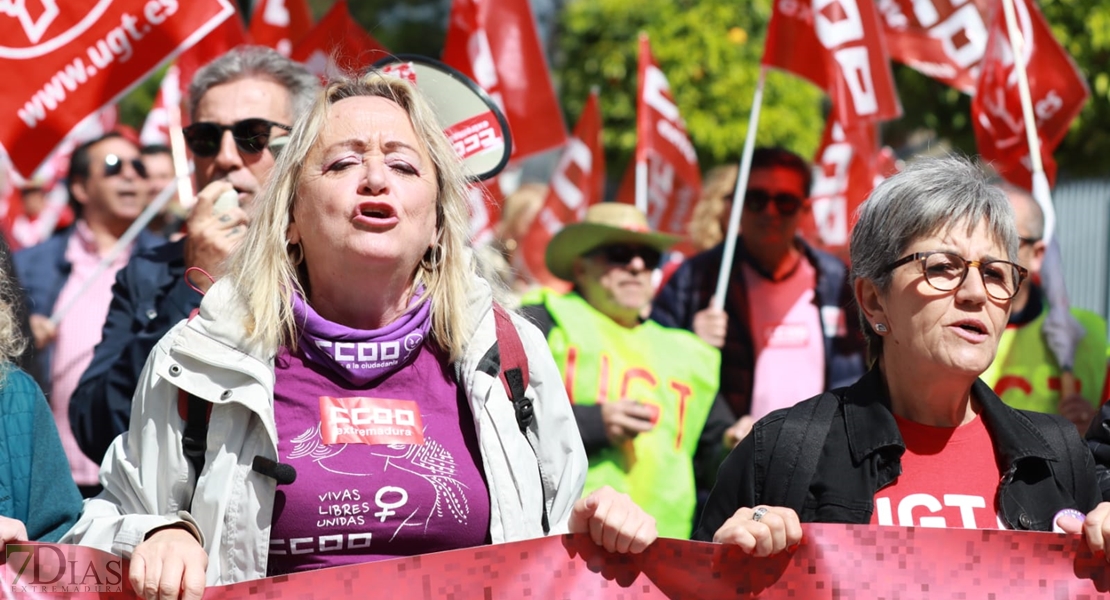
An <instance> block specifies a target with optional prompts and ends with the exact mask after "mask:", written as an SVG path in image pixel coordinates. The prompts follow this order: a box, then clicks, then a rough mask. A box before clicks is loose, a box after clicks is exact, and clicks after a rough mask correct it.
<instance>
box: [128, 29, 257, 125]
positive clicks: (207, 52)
mask: <svg viewBox="0 0 1110 600" xmlns="http://www.w3.org/2000/svg"><path fill="white" fill-rule="evenodd" d="M248 42H249V38H248V36H247V31H246V30H245V29H244V28H243V21H242V19H240V18H239V15H238V13H236V14H235V15H234V16H233V17H232V18H230V19H228V20H226V21H224V22H223V23H220V25H219V26H218V27H216V28H215V29H213V30H212V32H211V33H209V34H208V35H206V36H205V37H204V39H203V40H201V42H200V43H198V44H197V45H195V46H193V47H192V48H189V49H188V50H186V51H184V52H182V53H181V56H178V57H177V60H176V61H174V64H172V65H170V67H169V68H168V69H166V73H165V75H163V76H162V82H161V83H160V84H159V86H158V94H157V95H155V96H154V103H153V104H152V105H151V107H150V112H148V113H147V115H146V120H145V121H143V129H142V132H141V133H140V135H139V139H140V140H141V141H142V143H144V144H162V145H166V146H168V145H169V143H170V120H169V113H168V112H167V108H168V107H170V106H172V105H175V104H176V105H178V106H181V107H182V111H183V112H182V119H183V120H185V121H186V123H183V124H187V122H188V118H189V116H188V115H187V114H185V113H184V109H185V106H184V104H185V103H184V101H185V98H186V95H187V93H188V90H189V83H191V82H192V81H193V76H194V75H196V73H197V71H199V70H200V68H201V67H203V66H204V65H206V64H208V63H210V62H212V61H213V60H216V59H217V58H219V57H221V56H223V55H224V54H225V53H227V51H228V50H231V49H232V48H234V47H236V46H239V45H241V44H246V43H248Z"/></svg>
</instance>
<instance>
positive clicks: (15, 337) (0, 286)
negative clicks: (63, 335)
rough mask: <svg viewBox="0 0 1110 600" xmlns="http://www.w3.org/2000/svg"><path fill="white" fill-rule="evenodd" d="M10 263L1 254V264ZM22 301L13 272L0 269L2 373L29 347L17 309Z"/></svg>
mask: <svg viewBox="0 0 1110 600" xmlns="http://www.w3.org/2000/svg"><path fill="white" fill-rule="evenodd" d="M0 252H7V250H0ZM10 264H11V260H10V258H9V257H8V256H2V255H0V265H10ZM22 302H23V296H22V294H21V293H20V291H19V288H18V287H17V286H16V285H15V281H14V280H13V279H12V276H11V274H10V273H8V272H7V270H6V269H0V373H3V372H5V371H6V370H7V369H8V368H11V366H12V365H13V364H15V362H16V361H17V360H18V359H19V357H20V356H21V355H22V354H23V351H24V350H26V349H27V338H25V337H24V336H23V331H22V330H21V329H20V328H19V320H18V319H17V318H16V310H15V307H16V306H20V304H21V303H22Z"/></svg>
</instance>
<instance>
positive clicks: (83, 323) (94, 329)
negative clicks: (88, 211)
mask: <svg viewBox="0 0 1110 600" xmlns="http://www.w3.org/2000/svg"><path fill="white" fill-rule="evenodd" d="M133 245H134V244H132V246H133ZM130 256H131V247H128V248H127V249H125V250H124V251H123V252H121V253H120V255H119V257H117V258H116V260H114V261H113V262H112V264H111V265H109V266H108V268H107V269H104V271H102V272H101V273H100V274H99V275H97V276H96V280H95V281H94V282H93V283H92V285H90V286H89V288H88V289H87V290H85V292H84V293H83V294H81V296H80V297H79V298H78V300H77V301H76V303H74V305H73V307H72V308H70V309H69V312H67V313H66V314H65V316H64V317H63V318H62V321H61V322H60V323H58V336H57V338H55V340H54V360H53V363H52V364H51V365H50V386H51V390H50V407H51V409H52V410H53V411H54V422H55V423H56V424H57V426H58V434H59V435H60V436H61V438H62V447H63V448H64V449H65V451H66V457H67V458H68V459H69V468H70V471H71V472H72V473H73V480H74V481H75V482H77V485H95V484H97V483H98V480H97V474H98V472H99V469H100V467H99V466H98V465H97V464H96V463H94V462H93V461H91V460H89V459H88V458H87V457H86V456H85V454H84V453H83V452H81V449H80V448H79V447H78V446H77V440H76V439H74V437H73V430H72V429H71V428H70V426H69V399H70V397H71V396H73V391H74V390H75V389H77V383H78V381H80V379H81V375H82V374H84V372H85V369H86V368H87V367H88V366H89V363H90V362H92V357H93V349H94V348H96V345H97V344H98V343H100V335H101V331H102V329H103V328H104V320H105V319H106V318H107V317H108V306H109V305H110V304H111V303H112V284H113V283H115V280H116V271H119V270H120V269H121V268H122V267H123V266H124V265H126V264H127V260H128V258H129V257H130ZM100 259H101V256H100V253H99V252H97V248H96V242H95V240H94V238H93V233H92V231H91V230H90V229H89V226H88V224H86V223H85V221H83V220H79V221H77V224H76V226H75V230H74V232H73V235H72V236H70V238H69V245H67V246H66V260H67V261H68V262H69V263H70V265H72V270H71V271H70V273H69V277H68V278H67V279H66V283H65V285H64V286H62V291H61V292H60V293H59V294H58V301H57V303H56V304H55V305H54V310H55V311H57V310H59V309H61V308H63V307H65V306H68V305H69V304H70V301H71V300H72V299H73V298H74V297H76V296H77V293H78V292H79V291H80V290H81V288H82V287H84V284H85V282H86V281H88V279H89V278H90V277H92V275H93V272H94V271H95V270H96V266H97V265H98V264H100Z"/></svg>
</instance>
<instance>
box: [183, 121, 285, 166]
mask: <svg viewBox="0 0 1110 600" xmlns="http://www.w3.org/2000/svg"><path fill="white" fill-rule="evenodd" d="M273 127H277V128H279V129H284V130H285V131H292V130H293V128H292V127H290V126H288V125H282V124H281V123H275V122H273V121H267V120H266V119H243V120H242V121H236V122H235V123H232V124H231V125H221V124H219V123H211V122H208V121H203V122H200V123H193V124H192V125H190V126H188V127H186V128H184V129H182V130H181V133H183V134H184V135H185V143H186V144H188V146H189V150H192V151H193V154H195V155H197V156H201V157H204V158H210V157H213V156H216V155H217V154H219V152H220V140H222V139H223V137H224V132H225V131H230V132H231V137H232V139H234V140H235V146H236V147H237V148H239V151H240V152H245V153H247V154H258V153H259V152H262V151H263V150H265V149H266V145H267V144H269V143H270V129H271V128H273Z"/></svg>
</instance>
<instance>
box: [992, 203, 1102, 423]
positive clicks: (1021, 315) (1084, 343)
mask: <svg viewBox="0 0 1110 600" xmlns="http://www.w3.org/2000/svg"><path fill="white" fill-rule="evenodd" d="M1001 187H1002V189H1003V190H1004V191H1005V192H1006V196H1007V197H1009V199H1010V204H1011V205H1012V206H1013V207H1014V215H1015V216H1016V217H1017V230H1018V240H1019V245H1018V262H1019V263H1021V265H1022V266H1024V267H1026V268H1027V269H1029V274H1030V276H1031V277H1030V278H1029V279H1028V280H1026V282H1025V283H1023V284H1022V286H1021V287H1020V288H1018V292H1017V295H1015V296H1014V299H1013V300H1012V301H1011V303H1010V320H1009V324H1008V325H1007V326H1006V330H1005V331H1004V332H1003V333H1002V338H1001V339H1000V340H999V342H998V353H997V354H996V355H995V357H994V362H993V363H991V366H990V367H989V368H988V369H987V370H986V372H984V373H983V375H982V376H981V377H982V379H983V381H985V382H986V383H987V385H990V386H991V387H992V388H994V391H995V393H996V394H998V396H999V397H1000V398H1002V400H1003V401H1004V402H1005V403H1006V404H1009V405H1010V406H1013V407H1014V408H1020V409H1024V410H1033V411H1037V412H1044V413H1053V414H1059V415H1063V416H1064V417H1066V418H1067V419H1068V420H1069V421H1071V422H1072V423H1075V425H1076V427H1078V428H1079V431H1080V433H1083V432H1085V431H1086V430H1087V426H1088V425H1090V424H1091V419H1092V418H1093V417H1094V416H1095V411H1096V410H1097V409H1098V407H1099V405H1100V404H1102V401H1103V399H1104V398H1105V392H1106V389H1105V388H1106V370H1107V364H1106V358H1107V348H1106V321H1104V320H1102V318H1101V317H1099V316H1098V315H1096V314H1094V313H1092V312H1090V311H1087V310H1083V309H1081V308H1074V307H1073V308H1072V309H1071V314H1072V315H1073V316H1074V317H1075V319H1076V321H1077V322H1078V323H1079V324H1080V325H1082V326H1083V337H1082V339H1080V340H1079V345H1078V346H1077V347H1076V349H1075V355H1074V359H1073V363H1072V365H1071V372H1072V374H1073V375H1074V376H1075V379H1076V383H1077V384H1078V387H1079V389H1078V390H1077V391H1076V392H1074V393H1070V394H1069V395H1067V396H1064V397H1061V385H1060V374H1061V368H1060V365H1059V363H1058V362H1057V361H1056V356H1055V355H1054V354H1053V352H1052V350H1051V349H1049V347H1048V343H1047V342H1046V341H1045V335H1044V330H1043V326H1044V323H1045V317H1046V316H1047V315H1048V299H1047V297H1045V295H1044V292H1043V290H1042V288H1041V286H1040V285H1039V283H1038V282H1039V278H1040V274H1041V267H1042V266H1043V265H1044V254H1045V250H1046V245H1045V242H1044V213H1042V212H1041V208H1040V206H1039V205H1038V204H1037V201H1036V200H1034V199H1033V197H1032V196H1031V195H1029V192H1027V191H1025V190H1023V189H1021V188H1018V187H1014V186H1012V185H1003V186H1001ZM1102 433H1103V434H1105V431H1104V432H1102Z"/></svg>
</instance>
